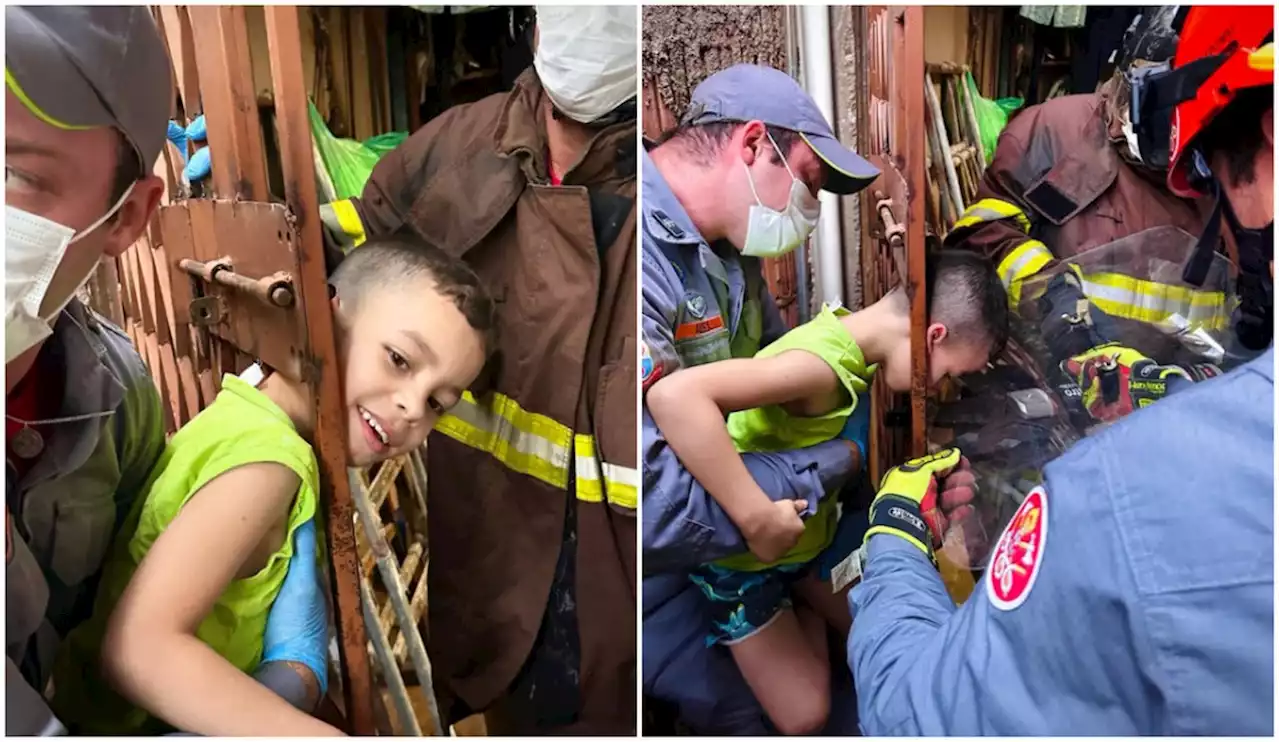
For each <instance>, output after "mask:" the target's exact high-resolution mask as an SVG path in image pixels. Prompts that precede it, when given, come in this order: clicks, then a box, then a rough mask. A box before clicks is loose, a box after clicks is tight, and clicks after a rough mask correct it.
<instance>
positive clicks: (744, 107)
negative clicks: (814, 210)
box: [680, 64, 880, 195]
mask: <svg viewBox="0 0 1280 742" xmlns="http://www.w3.org/2000/svg"><path fill="white" fill-rule="evenodd" d="M747 121H762V122H764V123H765V124H767V125H769V126H776V127H778V128H780V129H789V130H791V131H794V132H796V133H797V134H799V135H800V138H801V139H803V140H804V141H805V144H808V145H809V147H810V148H812V149H813V153H814V154H815V155H817V156H818V159H820V160H822V161H823V162H824V163H826V165H827V167H828V168H830V170H831V172H830V175H828V177H827V183H826V186H825V187H824V189H823V190H827V191H830V192H832V193H838V194H840V195H848V194H850V193H857V192H858V191H861V190H862V189H863V188H866V187H867V186H869V185H871V183H872V182H873V181H874V180H875V179H876V178H878V177H880V171H879V170H878V169H876V167H875V166H874V165H872V164H871V163H869V162H867V161H866V160H864V159H862V157H861V156H859V155H858V153H856V152H854V151H853V150H851V149H849V148H848V147H846V146H844V145H843V144H841V143H840V140H839V139H836V135H835V133H834V132H832V131H831V125H830V124H828V123H827V121H826V119H824V118H823V117H822V112H821V111H819V110H818V105H817V104H816V103H814V102H813V98H810V97H809V94H808V93H806V92H804V88H801V87H800V84H799V83H797V82H796V81H795V80H793V79H792V78H791V76H790V75H788V74H787V73H785V72H782V71H781V70H776V69H774V68H772V67H763V66H761V65H758V64H735V65H734V66H732V67H729V68H727V69H723V70H720V71H719V72H717V73H715V74H714V75H711V76H710V77H708V78H707V79H705V80H703V81H702V82H701V83H699V84H698V87H696V88H694V91H693V96H692V99H691V100H690V101H689V108H688V110H687V111H686V112H685V115H684V118H683V119H681V122H680V123H681V125H684V126H699V125H703V124H715V123H722V122H734V123H746V122H747Z"/></svg>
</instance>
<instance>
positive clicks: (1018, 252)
mask: <svg viewBox="0 0 1280 742" xmlns="http://www.w3.org/2000/svg"><path fill="white" fill-rule="evenodd" d="M1051 260H1053V253H1051V252H1049V248H1047V247H1045V246H1044V243H1043V242H1041V241H1040V240H1027V241H1026V242H1023V243H1022V244H1020V245H1018V246H1017V247H1015V248H1013V249H1012V250H1010V251H1009V254H1008V255H1005V256H1004V259H1003V260H1001V261H1000V264H999V265H997V266H996V272H997V273H999V274H1000V281H1001V282H1003V283H1004V287H1005V289H1006V290H1008V292H1009V305H1010V306H1012V307H1016V306H1017V305H1018V302H1019V301H1020V300H1021V297H1022V282H1023V281H1024V280H1026V279H1027V278H1028V277H1029V276H1033V275H1035V274H1036V273H1037V272H1039V271H1040V269H1041V268H1043V267H1045V266H1046V265H1048V264H1049V261H1051Z"/></svg>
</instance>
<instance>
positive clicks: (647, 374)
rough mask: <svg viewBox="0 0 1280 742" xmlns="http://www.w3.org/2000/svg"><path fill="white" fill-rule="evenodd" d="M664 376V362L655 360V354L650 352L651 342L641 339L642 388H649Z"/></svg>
mask: <svg viewBox="0 0 1280 742" xmlns="http://www.w3.org/2000/svg"><path fill="white" fill-rule="evenodd" d="M660 378H662V364H660V363H656V362H654V360H653V354H652V353H650V352H649V344H648V343H646V342H645V341H643V340H641V341H640V388H641V389H648V388H649V386H650V385H651V384H653V382H655V381H657V380H658V379H660Z"/></svg>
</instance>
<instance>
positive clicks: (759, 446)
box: [716, 305, 876, 572]
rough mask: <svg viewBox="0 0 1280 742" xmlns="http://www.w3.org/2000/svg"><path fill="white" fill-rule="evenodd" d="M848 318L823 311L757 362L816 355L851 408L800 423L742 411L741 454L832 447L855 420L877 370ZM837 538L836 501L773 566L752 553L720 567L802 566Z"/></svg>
mask: <svg viewBox="0 0 1280 742" xmlns="http://www.w3.org/2000/svg"><path fill="white" fill-rule="evenodd" d="M847 314H849V310H847V309H845V308H843V307H836V308H835V309H831V308H830V307H827V306H825V305H824V306H823V307H822V311H821V312H819V313H818V315H817V316H816V317H814V318H813V319H812V320H810V321H809V322H806V323H805V324H803V325H800V326H799V327H797V328H795V329H794V330H791V331H790V332H788V333H787V334H786V335H783V336H782V337H780V338H778V339H777V340H776V341H774V342H773V343H771V344H769V346H768V347H766V348H764V349H763V350H761V351H760V352H759V353H757V354H756V357H757V358H767V357H769V356H776V355H778V354H780V353H784V352H786V351H789V350H802V351H805V352H807V353H812V354H814V355H816V356H818V357H819V358H821V359H822V360H824V361H826V363H827V365H828V366H830V367H831V370H832V371H835V373H836V377H837V378H839V380H840V385H841V386H842V387H844V390H845V393H846V394H847V395H848V400H849V401H848V403H847V404H845V405H844V406H842V407H839V408H836V409H834V410H831V411H830V412H828V413H826V414H824V415H818V416H816V417H797V416H795V415H791V414H790V413H788V412H787V411H786V410H784V409H783V408H782V407H781V406H779V405H769V406H766V407H757V408H755V409H751V410H742V411H740V412H735V413H733V414H731V415H730V416H729V423H728V425H729V435H730V436H731V437H732V438H733V443H734V445H735V446H737V449H738V451H740V452H742V453H751V452H769V451H789V450H791V449H795V448H806V447H808V446H814V445H817V444H819V443H823V442H825V441H829V440H831V439H833V438H835V437H836V436H838V435H839V434H840V431H841V429H843V428H844V424H845V420H847V419H848V417H849V415H851V414H853V408H854V407H855V406H856V405H857V403H858V399H857V395H858V394H861V393H864V392H866V391H867V389H869V388H870V386H871V379H872V377H873V376H874V375H875V371H876V367H875V366H867V364H866V359H864V358H863V357H862V349H861V348H859V347H858V342H857V341H856V340H854V338H853V336H852V335H850V334H849V331H848V330H846V329H845V327H844V325H843V324H841V322H840V319H839V318H840V317H843V316H845V315H847ZM835 532H836V501H835V498H832V497H827V498H823V501H822V503H821V504H819V505H818V512H817V513H815V514H814V515H813V516H812V517H810V518H809V519H808V520H806V521H805V526H804V535H802V536H801V537H800V541H799V542H798V543H797V544H796V546H795V548H793V549H792V550H791V551H789V552H787V554H786V555H785V556H783V557H782V558H781V559H779V560H778V561H776V562H773V563H772V564H765V563H763V562H761V561H760V560H759V559H756V558H755V556H754V555H753V554H751V553H750V552H747V553H744V554H735V555H734V556H731V557H726V558H724V559H720V560H717V561H716V564H718V565H720V566H722V567H726V568H728V569H734V570H738V571H743V572H755V571H759V570H762V569H767V568H769V567H774V566H778V565H780V564H803V563H804V562H808V561H810V560H812V559H814V558H815V557H817V556H818V554H820V553H822V550H823V549H825V548H827V546H828V545H829V544H830V543H831V541H832V539H834V538H835Z"/></svg>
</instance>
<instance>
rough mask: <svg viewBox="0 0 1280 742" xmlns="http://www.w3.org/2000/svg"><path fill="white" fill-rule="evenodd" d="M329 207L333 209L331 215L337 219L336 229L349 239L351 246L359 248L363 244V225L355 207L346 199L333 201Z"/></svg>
mask: <svg viewBox="0 0 1280 742" xmlns="http://www.w3.org/2000/svg"><path fill="white" fill-rule="evenodd" d="M329 205H330V206H332V207H333V215H334V216H335V217H337V218H338V229H341V230H342V233H343V234H345V235H347V236H348V237H350V238H351V246H352V247H360V245H362V244H364V240H365V237H364V223H363V222H361V221H360V214H359V212H357V211H356V207H355V205H354V204H352V203H351V202H350V201H349V200H347V199H343V200H341V201H334V202H333V203H331V204H329Z"/></svg>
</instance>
